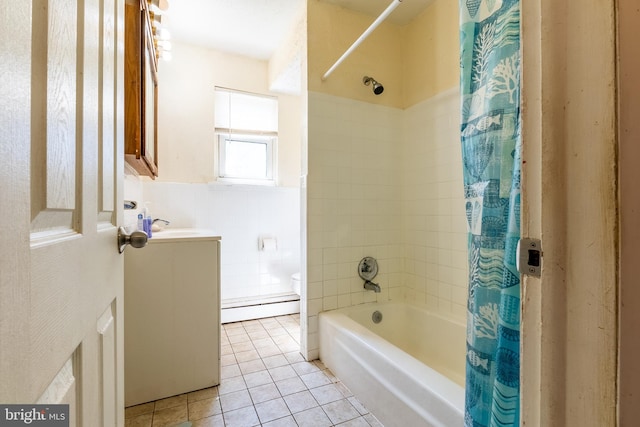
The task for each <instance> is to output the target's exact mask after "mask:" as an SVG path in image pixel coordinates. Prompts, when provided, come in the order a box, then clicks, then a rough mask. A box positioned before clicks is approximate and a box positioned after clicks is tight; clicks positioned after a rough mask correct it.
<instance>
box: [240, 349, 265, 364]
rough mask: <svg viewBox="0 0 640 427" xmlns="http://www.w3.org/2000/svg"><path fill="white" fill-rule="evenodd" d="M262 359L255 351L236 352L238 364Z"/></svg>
mask: <svg viewBox="0 0 640 427" xmlns="http://www.w3.org/2000/svg"><path fill="white" fill-rule="evenodd" d="M256 359H260V355H259V354H258V352H257V351H256V350H254V349H250V350H249V351H237V352H236V360H237V361H238V363H242V362H248V361H250V360H256Z"/></svg>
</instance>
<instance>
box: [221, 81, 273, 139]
mask: <svg viewBox="0 0 640 427" xmlns="http://www.w3.org/2000/svg"><path fill="white" fill-rule="evenodd" d="M215 128H216V132H218V133H222V132H226V133H231V134H233V133H244V134H247V133H250V134H255V133H257V134H263V135H277V133H278V99H277V98H275V97H271V96H265V95H256V94H252V93H247V92H240V91H235V90H231V89H225V88H220V87H216V88H215Z"/></svg>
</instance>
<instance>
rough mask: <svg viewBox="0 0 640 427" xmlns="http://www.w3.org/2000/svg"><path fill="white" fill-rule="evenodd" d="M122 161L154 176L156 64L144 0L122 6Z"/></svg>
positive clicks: (149, 22) (155, 153)
mask: <svg viewBox="0 0 640 427" xmlns="http://www.w3.org/2000/svg"><path fill="white" fill-rule="evenodd" d="M125 18H126V22H125V88H126V91H125V117H126V120H125V160H126V161H127V163H128V164H129V165H131V166H132V167H133V168H134V169H135V170H136V171H137V172H138V173H139V174H140V175H145V176H149V177H151V178H155V177H156V176H158V136H157V117H158V114H157V111H158V73H157V69H158V62H157V57H156V51H155V47H154V42H153V34H152V28H151V20H150V15H149V11H148V10H147V3H146V2H145V1H144V0H140V1H137V0H136V1H135V2H133V3H131V4H129V3H127V5H126V14H125Z"/></svg>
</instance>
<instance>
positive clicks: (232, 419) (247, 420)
mask: <svg viewBox="0 0 640 427" xmlns="http://www.w3.org/2000/svg"><path fill="white" fill-rule="evenodd" d="M223 417H224V424H225V427H253V426H257V425H260V420H259V419H258V414H257V413H256V410H255V408H254V407H253V406H248V407H246V408H242V409H236V410H235V411H230V412H225V413H224V414H223Z"/></svg>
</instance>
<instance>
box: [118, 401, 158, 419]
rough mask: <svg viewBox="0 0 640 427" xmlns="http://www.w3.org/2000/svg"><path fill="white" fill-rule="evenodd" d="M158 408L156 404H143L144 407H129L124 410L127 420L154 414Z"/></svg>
mask: <svg viewBox="0 0 640 427" xmlns="http://www.w3.org/2000/svg"><path fill="white" fill-rule="evenodd" d="M155 407H156V403H155V402H149V403H143V404H142V405H135V406H129V407H128V408H126V409H125V410H124V417H125V418H133V417H137V416H138V415H140V414H146V413H153V409H154V408H155Z"/></svg>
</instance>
